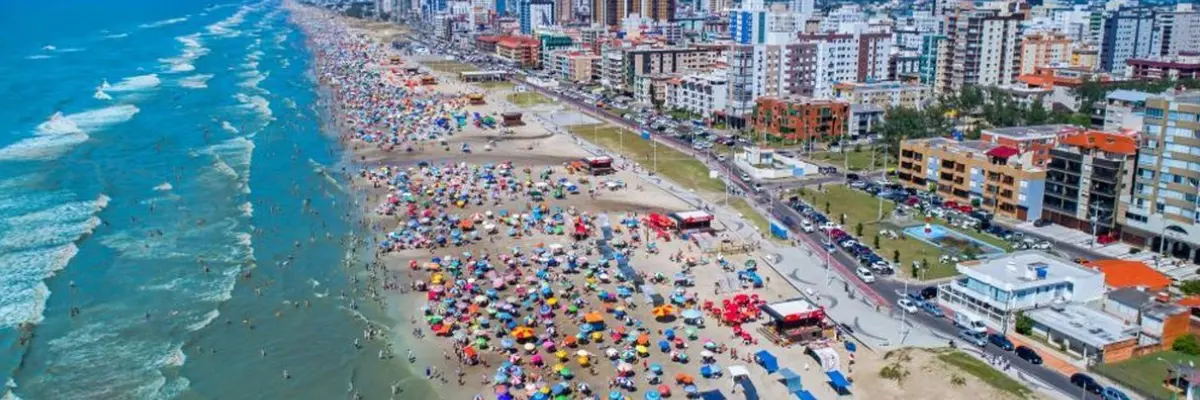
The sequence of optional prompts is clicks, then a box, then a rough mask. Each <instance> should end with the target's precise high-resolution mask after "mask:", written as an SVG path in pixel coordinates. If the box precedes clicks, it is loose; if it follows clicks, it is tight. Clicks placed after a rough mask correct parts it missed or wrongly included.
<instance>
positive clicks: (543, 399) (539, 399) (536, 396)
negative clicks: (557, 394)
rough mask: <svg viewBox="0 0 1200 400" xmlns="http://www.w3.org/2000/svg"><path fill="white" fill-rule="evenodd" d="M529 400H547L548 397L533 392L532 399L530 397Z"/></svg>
mask: <svg viewBox="0 0 1200 400" xmlns="http://www.w3.org/2000/svg"><path fill="white" fill-rule="evenodd" d="M530 399H531V400H549V399H550V396H547V395H546V394H545V393H542V392H534V393H533V397H530Z"/></svg>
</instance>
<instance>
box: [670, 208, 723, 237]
mask: <svg viewBox="0 0 1200 400" xmlns="http://www.w3.org/2000/svg"><path fill="white" fill-rule="evenodd" d="M667 216H668V217H670V218H671V219H673V220H675V228H676V229H679V231H680V232H691V231H695V232H709V231H712V230H713V228H712V221H713V215H712V214H709V213H707V212H704V211H700V210H692V211H683V212H675V213H670V214H667Z"/></svg>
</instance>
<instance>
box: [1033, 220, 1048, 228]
mask: <svg viewBox="0 0 1200 400" xmlns="http://www.w3.org/2000/svg"><path fill="white" fill-rule="evenodd" d="M1050 224H1051V222H1050V220H1048V219H1038V220H1036V221H1033V226H1036V227H1038V228H1042V227H1046V226H1050Z"/></svg>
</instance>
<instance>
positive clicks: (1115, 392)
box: [1100, 386, 1130, 400]
mask: <svg viewBox="0 0 1200 400" xmlns="http://www.w3.org/2000/svg"><path fill="white" fill-rule="evenodd" d="M1100 397H1103V398H1104V400H1130V398H1129V396H1128V395H1126V394H1125V392H1122V391H1121V389H1117V388H1115V387H1112V386H1109V387H1106V388H1104V392H1103V393H1100Z"/></svg>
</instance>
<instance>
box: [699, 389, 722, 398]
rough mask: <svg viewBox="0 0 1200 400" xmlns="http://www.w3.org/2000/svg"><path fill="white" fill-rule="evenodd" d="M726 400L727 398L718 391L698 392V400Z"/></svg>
mask: <svg viewBox="0 0 1200 400" xmlns="http://www.w3.org/2000/svg"><path fill="white" fill-rule="evenodd" d="M726 399H727V397H725V395H724V394H722V393H721V391H720V390H709V391H707V392H700V400H726Z"/></svg>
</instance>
